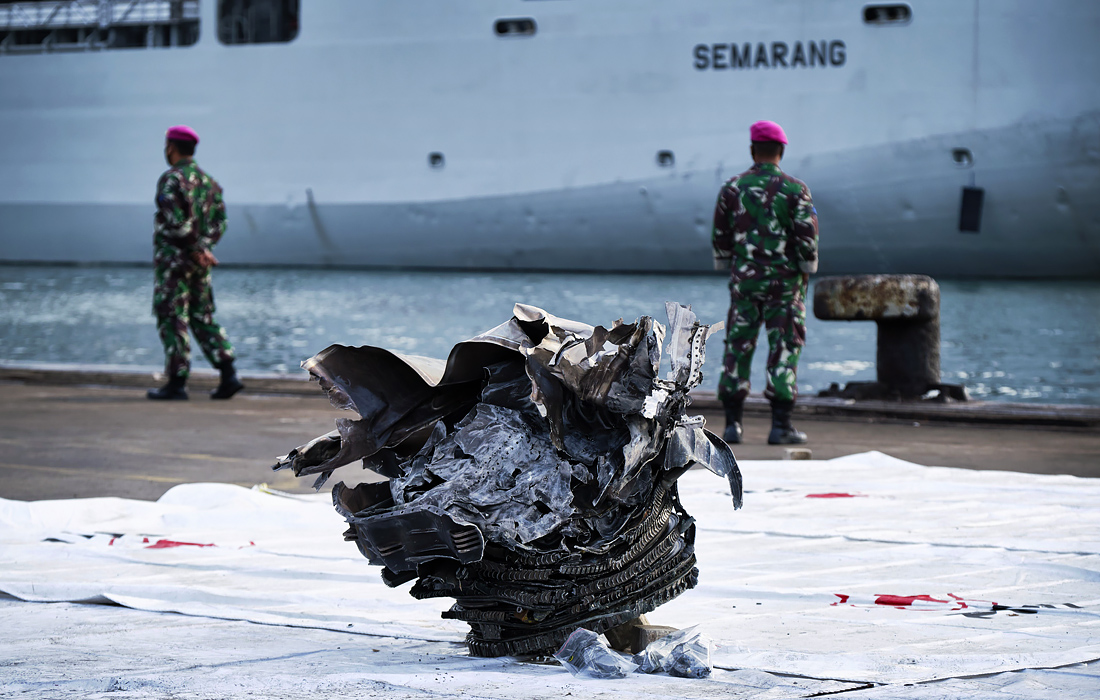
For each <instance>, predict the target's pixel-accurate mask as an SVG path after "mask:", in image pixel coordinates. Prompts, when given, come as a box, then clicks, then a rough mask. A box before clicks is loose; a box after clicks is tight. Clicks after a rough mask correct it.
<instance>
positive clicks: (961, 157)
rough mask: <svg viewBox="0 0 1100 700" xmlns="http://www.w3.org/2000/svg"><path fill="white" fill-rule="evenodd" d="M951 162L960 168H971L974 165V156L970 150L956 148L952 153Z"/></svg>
mask: <svg viewBox="0 0 1100 700" xmlns="http://www.w3.org/2000/svg"><path fill="white" fill-rule="evenodd" d="M951 160H953V161H955V165H957V166H959V167H960V168H969V167H971V166H972V165H974V154H973V153H971V152H970V149H969V148H956V149H953V150H952V151H951Z"/></svg>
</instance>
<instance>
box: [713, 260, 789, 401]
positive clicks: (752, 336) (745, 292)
mask: <svg viewBox="0 0 1100 700" xmlns="http://www.w3.org/2000/svg"><path fill="white" fill-rule="evenodd" d="M730 298H731V301H730V312H729V317H728V318H727V320H726V355H725V358H724V362H723V369H722V376H721V377H720V378H719V379H718V398H719V399H721V400H722V401H731V400H732V401H743V400H744V399H745V397H747V396H748V395H749V377H750V374H751V371H752V356H753V352H755V350H756V338H757V336H758V335H759V334H760V324H761V323H763V324H764V329H765V331H766V332H767V335H768V369H767V374H768V384H767V387H766V388H765V389H764V397H765V398H767V399H769V400H773V401H779V402H787V401H794V399H795V397H796V396H797V395H798V386H797V384H796V383H795V378H796V375H797V371H798V357H799V356H800V355H801V354H802V346H803V345H805V344H806V304H805V301H804V300H805V298H806V283H805V282H804V281H803V279H802V277H801V276H798V277H789V278H779V279H750V280H740V281H736V280H735V281H734V282H732V283H731V284H730Z"/></svg>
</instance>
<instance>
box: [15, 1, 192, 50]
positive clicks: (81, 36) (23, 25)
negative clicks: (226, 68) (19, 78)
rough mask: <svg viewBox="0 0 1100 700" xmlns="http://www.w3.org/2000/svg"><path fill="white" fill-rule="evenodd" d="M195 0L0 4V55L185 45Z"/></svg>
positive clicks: (187, 44)
mask: <svg viewBox="0 0 1100 700" xmlns="http://www.w3.org/2000/svg"><path fill="white" fill-rule="evenodd" d="M198 40H199V0H100V2H98V3H91V2H87V1H86V0H21V1H19V2H0V54H21V53H51V52H60V51H99V50H103V49H141V48H156V47H168V46H190V45H191V44H194V43H195V42H196V41H198Z"/></svg>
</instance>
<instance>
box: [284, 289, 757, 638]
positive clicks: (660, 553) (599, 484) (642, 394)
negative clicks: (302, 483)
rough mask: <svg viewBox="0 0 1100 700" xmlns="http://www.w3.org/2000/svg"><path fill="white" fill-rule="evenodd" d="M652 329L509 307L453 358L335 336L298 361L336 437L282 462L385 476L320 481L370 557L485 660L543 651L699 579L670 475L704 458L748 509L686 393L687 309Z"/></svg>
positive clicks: (691, 341)
mask: <svg viewBox="0 0 1100 700" xmlns="http://www.w3.org/2000/svg"><path fill="white" fill-rule="evenodd" d="M666 310H667V312H668V316H669V321H670V326H669V330H668V337H669V343H668V350H667V352H668V353H669V354H670V356H671V357H670V359H671V370H670V371H669V372H668V374H667V376H666V377H665V378H664V379H661V378H659V377H658V368H659V367H660V362H661V343H662V341H663V340H664V337H665V328H664V327H663V326H662V325H661V324H659V323H657V322H655V321H654V320H653V319H651V318H649V317H647V316H643V317H642V318H639V319H638V320H637V321H635V322H634V323H629V324H628V323H623V322H622V321H621V320H620V321H617V322H615V323H614V324H613V325H612V326H611V328H604V327H602V326H595V327H593V326H589V325H586V324H583V323H578V322H576V321H569V320H566V319H561V318H557V317H555V316H552V315H550V314H548V313H546V312H545V311H543V310H541V309H537V308H535V307H532V306H526V305H523V304H517V305H516V306H515V309H514V316H513V317H512V318H511V319H510V320H509V321H507V322H505V323H503V324H501V325H500V326H498V327H496V328H494V329H492V330H490V331H487V332H486V333H483V334H481V335H479V336H477V337H475V338H472V339H470V340H468V341H465V342H462V343H459V344H458V345H456V346H455V347H454V348H453V349H452V351H451V353H450V355H449V357H448V358H447V360H446V362H443V361H441V360H432V359H428V358H422V357H411V356H406V355H400V354H398V353H394V352H390V351H387V350H384V349H382V348H376V347H359V348H351V347H345V346H341V345H333V346H331V347H329V348H326V349H325V350H324V351H322V352H321V353H319V354H318V355H316V356H315V357H313V358H311V359H309V360H307V361H306V362H304V363H302V366H303V367H304V368H305V369H307V370H308V371H309V372H310V374H311V375H312V376H313V377H314V378H316V379H317V380H318V381H319V382H320V384H321V387H322V388H323V389H324V390H325V391H326V392H328V395H329V399H330V401H331V402H332V404H333V405H334V406H336V407H338V408H344V409H349V410H353V411H355V412H356V413H358V418H357V419H340V420H338V421H337V430H335V431H333V432H331V433H329V434H327V435H323V436H321V437H319V438H317V439H316V440H313V441H312V442H310V443H308V444H306V445H303V446H302V447H299V448H297V449H296V450H293V451H292V452H291V453H290V454H288V455H286V456H285V457H283V458H282V459H280V460H279V462H278V463H277V464H276V465H275V467H274V468H275V469H283V468H289V469H292V470H293V471H294V473H295V475H297V476H305V475H310V474H316V475H319V476H318V479H317V481H316V483H315V486H317V487H319V486H320V485H321V484H323V483H324V481H325V480H326V479H327V478H328V477H329V475H330V474H331V473H332V471H333V470H334V469H336V468H338V467H340V466H343V465H345V464H349V463H351V462H354V461H356V460H362V463H363V466H364V467H365V468H367V469H371V470H373V471H375V472H377V473H378V474H380V475H382V476H384V477H386V478H387V481H384V482H380V483H366V484H360V485H358V486H355V487H354V488H350V487H347V486H345V485H344V484H342V483H340V484H337V485H336V486H335V487H334V488H333V491H332V496H333V503H334V505H335V507H336V510H337V511H338V512H339V513H340V514H341V515H343V516H344V518H345V519H346V520H347V522H348V524H349V526H350V527H349V529H348V530H347V532H345V533H344V536H345V539H347V540H350V541H354V542H355V543H356V544H357V546H358V547H359V550H360V551H361V552H362V553H363V555H364V556H365V557H367V559H368V560H369V561H370V562H371V563H373V564H377V565H380V566H382V567H384V568H383V569H382V579H383V581H385V582H386V584H387V585H390V586H397V585H400V584H402V583H405V582H408V581H413V580H415V581H416V583H415V584H414V585H413V586H412V588H411V590H410V593H411V594H412V595H413V596H414V597H416V598H432V597H451V598H454V599H455V601H456V603H455V605H454V606H453V607H452V608H451V609H450V610H448V611H446V612H444V613H443V617H444V618H449V619H455V620H463V621H465V622H467V623H469V625H470V633H469V635H468V636H467V639H466V642H467V646H468V647H469V650H470V652H471V653H472V654H474V655H479V656H502V655H534V654H551V653H553V652H554V650H556V649H558V647H560V646H561V644H562V642H563V641H564V640H565V639H566V638H567V637H568V636H569V635H570V634H571V633H572V632H573V631H574V630H576V629H577V628H578V627H584V628H587V629H590V630H593V631H594V632H595V633H596V634H599V633H602V632H604V631H606V630H609V629H611V628H614V627H617V626H619V625H622V624H624V623H626V622H628V621H630V620H633V619H635V618H637V617H638V616H639V615H641V614H642V613H645V612H649V611H651V610H653V609H654V608H656V607H657V606H658V605H661V604H662V603H664V602H666V601H668V600H671V599H672V598H674V597H675V596H677V595H679V594H680V593H683V592H684V591H685V590H687V589H689V588H692V587H694V586H695V584H696V581H697V580H698V569H696V568H695V551H694V540H695V524H694V520H693V519H692V518H691V516H690V515H688V514H687V512H686V511H684V509H683V506H681V505H680V501H679V496H678V494H677V490H676V479H677V478H679V476H680V475H681V474H683V473H684V472H685V471H687V470H688V469H690V468H692V467H693V466H696V465H701V466H704V467H706V468H707V469H710V470H711V471H712V472H714V473H715V474H717V475H719V476H722V477H724V478H726V479H727V481H728V483H729V487H730V492H731V494H732V497H733V505H734V507H735V508H739V507H740V506H741V493H742V492H741V474H740V471H739V470H738V468H737V461H736V459H735V458H734V456H733V453H732V452H731V451H730V449H729V446H728V445H726V443H725V442H723V441H722V440H721V439H720V438H718V437H717V436H715V435H714V434H712V433H710V432H709V431H707V430H705V429H704V427H703V419H702V417H701V416H694V417H692V416H688V415H687V414H686V413H685V409H686V408H687V406H688V404H689V403H690V397H689V396H688V391H689V390H690V389H691V388H692V387H694V386H696V385H697V384H698V383H699V381H700V380H701V378H702V375H701V373H700V368H701V367H702V365H703V360H704V357H703V353H704V348H705V343H706V339H707V337H708V336H710V335H711V334H712V333H714V332H715V331H716V330H718V329H719V328H720V327H721V324H718V325H715V326H707V325H703V324H700V323H699V322H698V321H697V319H696V317H695V314H694V313H692V311H691V309H690V307H687V306H681V305H678V304H673V303H668V304H667V305H666Z"/></svg>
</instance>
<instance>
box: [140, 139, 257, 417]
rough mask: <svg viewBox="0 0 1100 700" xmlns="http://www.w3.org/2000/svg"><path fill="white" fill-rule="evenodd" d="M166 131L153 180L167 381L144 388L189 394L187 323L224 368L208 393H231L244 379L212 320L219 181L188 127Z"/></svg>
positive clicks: (157, 311)
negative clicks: (197, 157)
mask: <svg viewBox="0 0 1100 700" xmlns="http://www.w3.org/2000/svg"><path fill="white" fill-rule="evenodd" d="M165 137H166V138H165V145H164V158H165V160H167V161H168V165H169V166H171V167H170V168H169V169H168V171H167V172H165V173H164V174H163V175H161V176H160V181H159V182H157V197H156V203H157V213H156V217H155V219H154V226H153V268H154V287H153V314H154V315H155V316H156V317H157V332H158V333H159V334H160V341H161V343H162V344H163V345H164V355H165V375H167V377H168V383H167V384H165V385H164V386H162V387H161V388H159V389H150V390H149V392H148V396H149V398H150V399H156V400H184V399H186V398H187V389H186V388H185V387H186V384H187V377H188V375H189V374H190V373H191V342H190V338H189V337H188V326H190V331H191V332H192V333H194V334H195V339H196V340H198V341H199V347H201V348H202V352H203V355H205V356H206V359H207V360H208V361H209V362H210V364H212V365H213V366H214V367H216V368H217V369H218V370H219V371H220V372H221V381H220V382H219V383H218V387H217V388H216V389H215V390H214V391H213V392H211V393H210V398H212V399H228V398H230V397H232V396H233V395H234V394H236V393H237V392H238V391H240V390H241V389H243V388H244V385H243V384H241V381H240V379H238V378H237V372H236V371H235V370H234V369H233V359H234V354H233V346H232V345H231V344H230V343H229V338H228V337H227V336H226V334H225V331H224V330H223V329H222V327H221V326H219V325H218V323H217V321H215V320H214V290H213V288H212V287H211V283H210V268H212V267H213V266H215V265H217V264H218V259H217V258H215V257H214V254H213V253H212V252H211V251H212V249H213V248H214V246H215V245H216V244H217V242H218V241H219V240H220V239H221V237H222V234H223V233H225V204H224V203H223V202H222V188H221V187H220V186H219V185H218V183H217V182H215V181H214V178H212V177H210V176H209V175H207V174H206V173H205V172H203V171H202V170H201V169H200V168H199V166H198V165H197V164H196V163H195V161H194V159H193V158H192V156H194V154H195V146H196V145H198V143H199V136H198V134H196V133H195V131H194V130H193V129H191V128H190V127H187V126H173V127H172V128H170V129H168V132H167V134H166V135H165Z"/></svg>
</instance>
